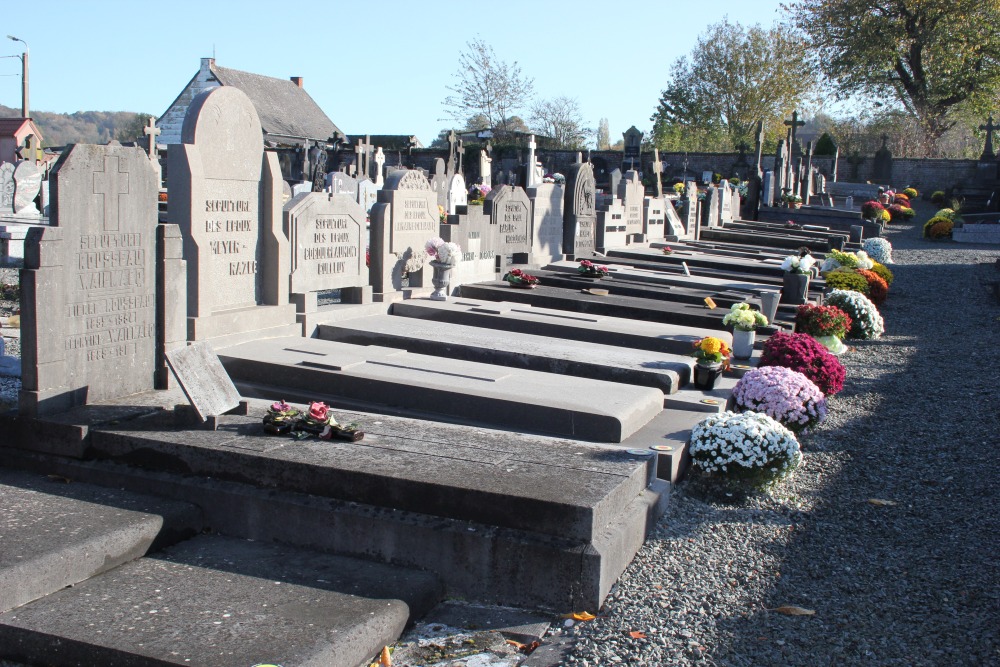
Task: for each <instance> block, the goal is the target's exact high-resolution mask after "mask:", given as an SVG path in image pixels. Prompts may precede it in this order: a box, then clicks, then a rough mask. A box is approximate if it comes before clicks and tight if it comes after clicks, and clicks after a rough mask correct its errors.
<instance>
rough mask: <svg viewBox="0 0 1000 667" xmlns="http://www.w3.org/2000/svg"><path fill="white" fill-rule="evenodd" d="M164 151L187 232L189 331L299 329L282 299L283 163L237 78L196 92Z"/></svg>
mask: <svg viewBox="0 0 1000 667" xmlns="http://www.w3.org/2000/svg"><path fill="white" fill-rule="evenodd" d="M181 135H182V138H183V141H184V143H182V144H174V145H173V146H171V148H170V150H169V151H168V160H169V169H168V179H169V183H170V185H169V189H170V215H171V217H172V218H173V219H174V220H176V222H177V223H178V226H179V227H180V230H181V233H182V234H183V235H184V257H185V259H186V260H187V271H188V293H187V294H188V340H192V341H193V340H206V339H225V341H226V343H227V344H228V343H235V342H240V341H242V340H247V339H249V338H252V337H258V336H261V335H269V336H274V335H291V334H293V333H296V332H297V329H296V326H295V308H294V307H293V306H291V305H290V304H289V303H288V263H289V253H290V251H289V249H288V240H287V239H286V238H285V236H284V234H283V233H282V229H281V202H282V194H281V169H280V166H279V165H278V158H277V156H276V155H275V154H274V153H271V152H265V151H264V144H263V134H262V133H261V129H260V120H259V119H258V117H257V111H256V110H255V109H254V106H253V104H252V103H251V102H250V99H249V98H248V97H247V96H246V94H245V93H243V92H242V91H241V90H239V89H238V88H235V87H232V86H222V87H219V88H213V89H211V90H208V91H206V92H204V93H202V94H200V95H198V97H196V98H195V99H194V101H193V102H192V103H191V106H190V107H189V108H188V112H187V115H186V116H185V118H184V126H183V129H182V131H181Z"/></svg>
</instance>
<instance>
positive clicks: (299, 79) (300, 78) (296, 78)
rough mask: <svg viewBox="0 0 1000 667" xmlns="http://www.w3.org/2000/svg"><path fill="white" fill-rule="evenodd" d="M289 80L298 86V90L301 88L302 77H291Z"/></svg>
mask: <svg viewBox="0 0 1000 667" xmlns="http://www.w3.org/2000/svg"><path fill="white" fill-rule="evenodd" d="M291 79H292V83H294V84H295V85H296V86H298V87H299V88H301V87H302V77H301V76H293V77H291Z"/></svg>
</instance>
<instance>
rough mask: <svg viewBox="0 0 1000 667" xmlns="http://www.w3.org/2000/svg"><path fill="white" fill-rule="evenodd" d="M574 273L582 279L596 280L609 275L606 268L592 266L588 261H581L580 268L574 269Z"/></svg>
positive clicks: (597, 265)
mask: <svg viewBox="0 0 1000 667" xmlns="http://www.w3.org/2000/svg"><path fill="white" fill-rule="evenodd" d="M576 272H577V273H578V274H580V275H581V276H583V277H584V278H597V279H598V280H600V279H601V278H607V277H608V275H609V274H610V273H611V271H610V269H608V267H606V266H601V265H599V264H594V263H593V262H591V261H590V260H589V259H581V260H580V266H578V267H576Z"/></svg>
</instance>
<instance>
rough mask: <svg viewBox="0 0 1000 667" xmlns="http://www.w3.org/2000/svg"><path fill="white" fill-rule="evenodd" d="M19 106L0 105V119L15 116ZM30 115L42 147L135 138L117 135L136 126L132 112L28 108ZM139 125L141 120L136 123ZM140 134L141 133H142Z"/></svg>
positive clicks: (135, 117)
mask: <svg viewBox="0 0 1000 667" xmlns="http://www.w3.org/2000/svg"><path fill="white" fill-rule="evenodd" d="M20 115H21V109H20V108H17V109H12V108H11V107H7V106H4V105H2V104H0V118H10V117H18V116H20ZM31 117H32V119H34V121H35V123H36V124H37V125H38V127H39V129H41V131H42V136H43V137H44V139H45V141H44V142H43V144H42V145H43V146H65V145H66V144H106V143H108V142H109V141H111V140H112V139H119V140H121V141H126V140H127V141H134V140H135V139H136V138H137V137H134V136H132V137H128V138H125V137H119V136H117V135H118V133H119V131H120V130H121V131H127V129H126V128H129V127H131V128H135V127H137V125H136V121H137V119H138V118H139V114H137V113H134V112H132V111H77V112H76V113H51V112H49V111H35V110H32V111H31ZM138 127H141V123H140V124H139V125H138ZM139 136H142V135H141V134H140V135H139Z"/></svg>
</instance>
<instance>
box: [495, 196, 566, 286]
mask: <svg viewBox="0 0 1000 667" xmlns="http://www.w3.org/2000/svg"><path fill="white" fill-rule="evenodd" d="M542 185H545V184H542ZM548 185H549V186H551V185H552V184H551V183H549V184H548ZM531 189H532V190H536V189H537V188H531ZM484 211H485V213H486V215H487V216H488V217H489V218H490V219H491V221H492V222H493V225H494V226H496V228H497V231H498V233H499V236H498V240H499V246H498V247H497V252H498V254H499V255H500V257H501V258H502V259H503V260H504V262H506V260H507V257H511V261H512V262H513V263H515V264H526V263H527V262H528V256H529V255H530V254H531V239H532V234H531V201H529V199H528V194H527V193H526V192H525V191H524V190H523V189H522V188H515V187H511V186H509V185H502V186H500V187H498V188H496V189H495V190H493V191H492V192H490V194H488V195H487V196H486V202H485V204H484ZM500 268H501V269H503V268H504V267H503V266H501V267H500Z"/></svg>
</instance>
